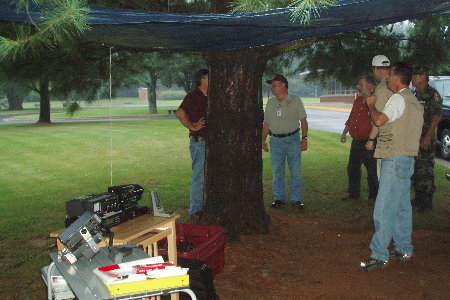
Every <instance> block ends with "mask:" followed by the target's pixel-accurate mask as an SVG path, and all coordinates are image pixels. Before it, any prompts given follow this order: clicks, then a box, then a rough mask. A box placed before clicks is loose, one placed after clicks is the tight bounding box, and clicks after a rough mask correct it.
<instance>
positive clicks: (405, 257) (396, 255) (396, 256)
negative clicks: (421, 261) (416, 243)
mask: <svg viewBox="0 0 450 300" xmlns="http://www.w3.org/2000/svg"><path fill="white" fill-rule="evenodd" d="M389 259H392V260H400V261H410V260H411V259H412V254H406V253H401V252H399V251H397V250H392V251H389Z"/></svg>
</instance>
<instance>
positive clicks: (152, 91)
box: [147, 71, 158, 114]
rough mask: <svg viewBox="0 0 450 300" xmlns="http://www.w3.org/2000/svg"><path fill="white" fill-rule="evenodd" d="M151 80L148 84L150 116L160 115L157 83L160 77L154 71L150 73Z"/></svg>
mask: <svg viewBox="0 0 450 300" xmlns="http://www.w3.org/2000/svg"><path fill="white" fill-rule="evenodd" d="M148 73H149V74H148V75H149V80H148V84H147V100H148V111H149V113H150V114H156V113H158V108H157V106H156V81H157V80H158V77H157V76H156V74H155V73H154V72H153V71H149V72H148Z"/></svg>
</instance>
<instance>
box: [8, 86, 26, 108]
mask: <svg viewBox="0 0 450 300" xmlns="http://www.w3.org/2000/svg"><path fill="white" fill-rule="evenodd" d="M6 98H7V99H8V110H23V106H22V97H21V93H20V92H19V91H18V90H17V88H16V87H15V86H11V87H9V88H7V89H6Z"/></svg>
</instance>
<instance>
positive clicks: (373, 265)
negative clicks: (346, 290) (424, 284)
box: [360, 62, 423, 270]
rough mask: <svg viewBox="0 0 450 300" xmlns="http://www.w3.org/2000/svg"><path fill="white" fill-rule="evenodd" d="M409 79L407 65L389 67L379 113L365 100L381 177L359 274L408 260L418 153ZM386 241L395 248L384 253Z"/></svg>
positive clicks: (417, 114)
mask: <svg viewBox="0 0 450 300" xmlns="http://www.w3.org/2000/svg"><path fill="white" fill-rule="evenodd" d="M411 78H412V68H411V66H410V65H409V64H407V63H405V62H398V63H395V64H393V65H392V68H391V71H390V75H389V77H388V86H389V88H390V89H391V90H392V91H393V92H394V93H395V94H394V95H392V96H391V97H390V98H389V100H388V101H387V103H386V105H385V106H384V108H383V110H382V111H381V112H380V111H378V110H377V108H376V106H375V103H376V102H377V97H376V96H371V97H368V98H367V100H366V102H367V106H368V107H369V113H370V117H371V119H372V121H373V123H374V124H375V125H376V126H377V127H379V134H378V142H377V146H376V148H375V153H374V157H375V158H379V159H381V176H380V185H379V189H378V195H377V198H376V201H375V207H374V211H373V221H374V225H375V233H374V235H373V237H372V241H371V243H370V249H371V250H372V254H371V255H370V257H369V258H368V259H366V260H365V261H363V262H361V264H360V267H361V268H362V269H363V270H373V269H377V268H382V267H384V266H386V265H387V263H388V261H389V260H390V259H391V260H402V261H408V260H410V259H411V257H412V251H413V246H412V242H411V233H412V208H411V202H410V187H411V175H412V173H413V171H414V156H417V153H418V150H419V139H420V133H421V130H422V124H423V107H422V105H421V104H420V103H419V101H418V100H417V98H416V97H415V96H414V94H413V93H412V92H411V90H410V89H409V88H408V86H409V83H410V82H411ZM391 240H394V244H395V248H394V250H393V251H391V252H389V250H388V247H389V244H390V242H391Z"/></svg>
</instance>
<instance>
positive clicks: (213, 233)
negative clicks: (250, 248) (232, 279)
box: [158, 224, 225, 275]
mask: <svg viewBox="0 0 450 300" xmlns="http://www.w3.org/2000/svg"><path fill="white" fill-rule="evenodd" d="M176 230H177V256H178V257H182V258H188V259H197V260H201V261H204V262H206V263H207V264H208V265H209V266H210V267H211V270H212V273H213V275H217V274H218V273H220V272H221V271H222V270H223V267H224V264H225V259H224V250H225V234H224V232H223V228H222V226H200V225H191V224H176ZM158 252H159V254H160V255H167V239H163V240H161V242H160V243H159V244H158Z"/></svg>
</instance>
